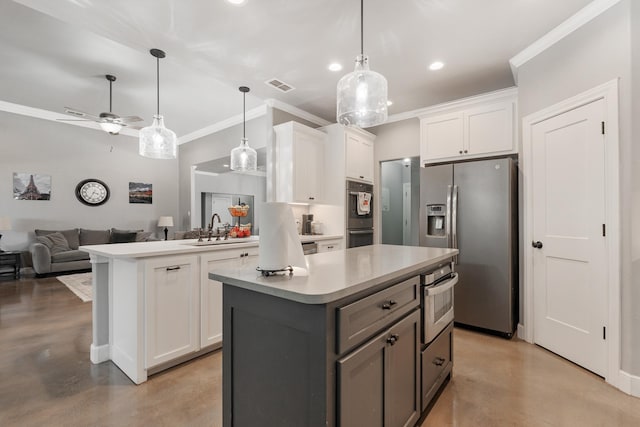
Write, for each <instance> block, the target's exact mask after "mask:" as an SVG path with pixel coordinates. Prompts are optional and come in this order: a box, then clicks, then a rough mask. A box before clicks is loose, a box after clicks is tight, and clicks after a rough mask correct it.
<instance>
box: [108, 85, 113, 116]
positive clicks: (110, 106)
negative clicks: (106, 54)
mask: <svg viewBox="0 0 640 427" xmlns="http://www.w3.org/2000/svg"><path fill="white" fill-rule="evenodd" d="M112 87H113V82H112V81H111V80H109V112H110V113H111V112H112V111H113V106H112V105H111V102H112V96H113V93H112V92H111V89H112Z"/></svg>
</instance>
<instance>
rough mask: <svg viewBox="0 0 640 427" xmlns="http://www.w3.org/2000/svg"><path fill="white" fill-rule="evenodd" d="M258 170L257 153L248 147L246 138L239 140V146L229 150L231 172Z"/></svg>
mask: <svg viewBox="0 0 640 427" xmlns="http://www.w3.org/2000/svg"><path fill="white" fill-rule="evenodd" d="M257 168H258V153H257V152H256V150H254V149H253V148H251V147H250V146H249V143H248V141H247V138H242V139H241V140H240V145H238V146H237V147H236V148H234V149H233V150H231V170H233V171H255V170H256V169H257Z"/></svg>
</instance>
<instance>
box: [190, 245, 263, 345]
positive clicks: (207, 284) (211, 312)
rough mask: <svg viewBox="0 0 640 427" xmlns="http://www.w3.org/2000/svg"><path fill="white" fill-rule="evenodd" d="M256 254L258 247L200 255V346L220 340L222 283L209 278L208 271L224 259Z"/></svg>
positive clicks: (242, 257)
mask: <svg viewBox="0 0 640 427" xmlns="http://www.w3.org/2000/svg"><path fill="white" fill-rule="evenodd" d="M257 255H258V248H257V247H251V248H246V249H230V250H226V251H217V252H211V253H206V254H203V255H201V256H200V265H201V267H200V347H201V348H204V347H208V346H210V345H215V344H220V343H221V342H222V283H221V282H218V281H216V280H211V279H209V272H211V271H213V270H215V269H216V266H217V265H220V264H221V263H224V262H225V261H226V260H229V259H233V258H240V259H242V260H244V259H248V258H249V257H255V256H257Z"/></svg>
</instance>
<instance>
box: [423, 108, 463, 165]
mask: <svg viewBox="0 0 640 427" xmlns="http://www.w3.org/2000/svg"><path fill="white" fill-rule="evenodd" d="M462 120H463V115H462V113H454V114H445V115H442V116H437V117H428V118H425V119H422V120H420V163H421V164H423V165H424V163H425V162H429V161H432V160H437V159H444V158H448V157H459V156H460V155H461V154H464V138H463V125H462Z"/></svg>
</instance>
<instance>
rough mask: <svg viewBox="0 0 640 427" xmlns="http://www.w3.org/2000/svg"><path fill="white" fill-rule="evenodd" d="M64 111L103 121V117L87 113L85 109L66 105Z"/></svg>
mask: <svg viewBox="0 0 640 427" xmlns="http://www.w3.org/2000/svg"><path fill="white" fill-rule="evenodd" d="M64 112H65V113H67V114H70V115H72V116H76V117H82V118H85V119H89V120H93V121H101V120H102V119H101V118H100V117H98V116H94V115H93V114H89V113H85V112H84V111H80V110H76V109H73V108H69V107H64Z"/></svg>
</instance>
